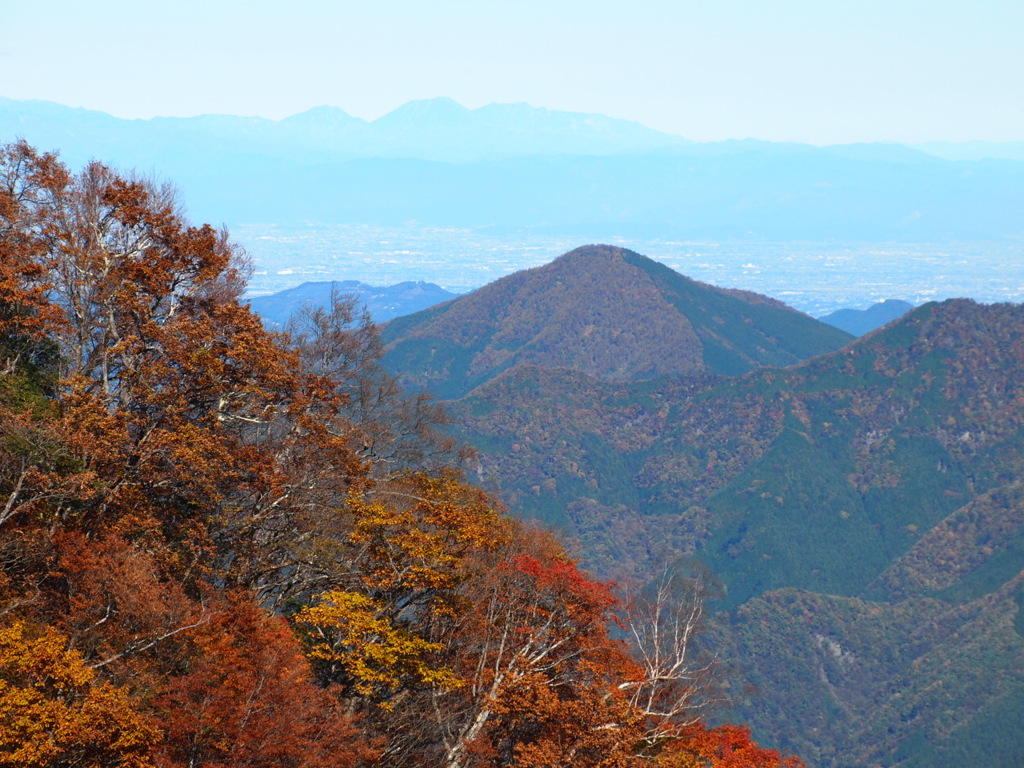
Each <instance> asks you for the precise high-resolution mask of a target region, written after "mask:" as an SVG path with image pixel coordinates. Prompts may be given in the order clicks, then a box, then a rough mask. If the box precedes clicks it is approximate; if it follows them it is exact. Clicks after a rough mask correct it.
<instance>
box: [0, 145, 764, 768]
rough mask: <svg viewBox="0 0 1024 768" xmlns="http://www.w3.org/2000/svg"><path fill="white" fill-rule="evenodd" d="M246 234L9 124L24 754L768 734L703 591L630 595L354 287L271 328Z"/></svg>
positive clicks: (2, 207)
mask: <svg viewBox="0 0 1024 768" xmlns="http://www.w3.org/2000/svg"><path fill="white" fill-rule="evenodd" d="M240 256H241V254H240V253H239V252H238V250H237V249H236V248H235V247H234V246H232V244H231V243H230V241H229V239H228V238H227V236H226V234H225V233H223V232H218V231H216V230H214V229H212V228H210V227H208V226H202V227H193V226H191V225H189V224H188V223H187V222H186V221H185V220H184V218H183V217H182V216H181V215H180V212H179V211H178V209H177V207H176V203H175V200H174V195H173V193H172V192H171V191H170V190H169V189H167V188H163V187H157V186H155V185H153V184H151V183H149V182H146V181H145V180H140V179H136V178H131V177H125V176H122V175H119V174H117V173H115V172H113V171H111V170H110V169H108V168H106V167H104V166H102V165H100V164H96V163H94V164H90V165H89V166H87V167H86V168H85V169H84V170H83V171H82V172H81V173H80V174H77V175H76V174H71V173H68V172H67V170H66V169H64V168H63V166H61V164H60V163H59V162H58V161H57V160H56V158H54V157H52V156H48V155H39V154H38V153H36V152H35V151H34V150H32V149H31V148H30V147H28V146H27V145H24V144H15V145H11V146H8V147H5V148H3V149H2V150H0V651H2V653H0V762H2V761H6V762H7V764H12V765H14V764H17V765H47V766H63V765H68V766H70V765H93V766H107V765H109V766H140V767H141V766H149V765H153V766H159V767H160V768H176V767H177V766H190V768H191V767H194V766H209V767H210V768H215V767H216V768H227V767H228V766H233V767H238V768H241V767H242V766H266V765H274V766H286V767H289V766H290V767H293V768H300V767H303V766H308V767H309V768H315V767H317V766H341V767H342V768H347V767H348V766H351V767H352V768H356V767H357V766H370V765H376V766H381V767H382V768H383V767H384V766H394V767H396V768H397V766H413V765H415V766H421V765H422V766H444V767H445V768H470V766H474V767H475V766H493V767H494V768H499V767H501V768H506V767H507V768H513V766H515V767H522V768H525V767H526V766H537V767H538V768H539V767H540V766H562V765H575V766H595V767H597V766H601V767H607V768H612V767H619V766H621V767H622V768H625V767H626V766H642V765H654V764H658V763H661V764H664V765H684V764H705V765H722V766H726V765H730V766H732V765H739V764H745V763H737V762H735V761H736V760H741V759H743V760H745V759H747V758H746V757H737V755H753V756H755V757H756V759H757V760H761V759H762V757H763V756H762V755H761V753H758V752H756V749H755V748H756V745H751V744H750V743H749V737H748V736H744V732H742V731H739V732H733V731H724V730H721V729H717V730H714V731H708V730H707V729H703V726H701V724H700V723H699V721H698V720H697V718H696V716H695V709H694V707H695V702H696V701H697V700H698V698H699V697H698V695H697V694H698V691H699V685H698V680H697V678H696V677H694V675H693V673H694V671H695V670H696V669H697V668H696V667H695V666H694V665H693V664H692V663H691V660H692V655H690V650H691V648H692V646H691V645H690V642H691V637H692V634H693V632H694V631H695V630H696V627H697V625H698V624H699V619H700V616H699V612H696V611H697V610H698V609H699V605H698V604H693V605H690V604H684V605H682V606H681V608H680V606H679V605H670V602H671V600H672V599H674V598H673V596H672V595H671V594H668V593H666V595H664V596H662V597H659V598H658V599H656V600H655V601H654V603H653V604H652V605H653V606H654V607H655V608H656V611H655V614H654V624H653V625H652V626H654V627H655V628H657V629H656V636H649V635H647V634H645V632H646V631H647V630H645V629H642V627H644V626H646V625H645V624H643V623H642V621H640V622H639V623H638V621H639V620H638V621H633V623H632V624H631V623H630V621H631V620H633V619H636V618H637V617H638V616H639V615H640V614H637V613H636V612H634V613H633V614H629V615H627V618H626V620H625V621H623V620H622V618H621V617H620V609H619V606H618V601H617V598H616V596H615V593H614V590H613V586H612V585H610V584H605V583H601V582H598V581H595V580H593V579H592V578H590V577H589V576H588V575H587V574H585V573H583V572H581V571H580V570H579V569H578V567H577V565H576V563H575V562H574V561H573V560H572V559H571V558H570V557H568V556H567V555H566V553H565V551H564V550H563V549H562V548H561V547H560V546H559V545H558V544H557V543H556V542H555V541H554V540H553V539H552V538H551V537H550V536H549V535H547V534H545V533H543V532H540V531H538V530H535V529H532V528H530V527H528V526H525V525H523V524H520V523H516V522H514V521H511V520H509V519H507V518H506V517H504V515H503V514H502V512H501V510H500V508H499V507H498V506H497V505H496V504H495V503H494V502H493V501H492V500H491V499H489V498H488V497H487V496H486V495H485V494H483V493H482V492H480V491H479V490H477V489H474V488H472V487H470V486H469V485H468V484H467V483H466V482H465V481H464V479H463V478H462V477H461V476H460V475H459V473H458V471H457V468H456V467H455V466H452V465H457V464H458V461H459V452H458V450H457V448H456V447H455V446H454V445H453V444H452V443H451V442H450V441H448V440H447V439H446V438H445V437H444V435H443V419H442V417H441V414H440V413H439V412H438V411H437V410H436V409H435V408H434V407H433V406H432V405H431V404H430V403H429V401H427V400H424V399H422V398H408V397H406V396H405V395H403V394H402V393H401V392H400V391H399V390H398V389H397V388H396V387H395V386H394V383H393V381H392V380H391V379H390V378H389V377H388V376H387V375H386V374H385V373H384V372H383V371H382V370H381V369H380V367H379V364H378V359H379V355H380V349H379V340H378V337H377V336H376V332H375V329H374V328H373V326H372V324H370V323H368V322H365V321H363V322H360V321H358V320H356V318H355V315H354V313H353V306H352V305H351V304H350V303H348V302H346V301H345V300H343V299H341V298H340V297H335V298H334V300H333V301H332V305H331V307H329V308H327V309H326V310H324V311H319V312H318V311H315V310H314V311H311V312H309V313H307V314H305V315H304V316H303V317H301V318H300V319H299V321H298V324H297V325H295V326H293V335H292V336H291V337H282V336H276V335H273V334H269V333H267V332H266V331H265V330H264V329H263V327H262V325H261V323H260V322H259V320H258V319H257V318H256V317H254V316H253V315H252V314H251V313H250V312H249V311H248V309H247V308H246V307H245V306H244V305H242V304H241V303H240V296H241V291H242V288H243V285H244V282H243V276H244V263H243V262H242V260H241V259H240ZM631 617H632V618H631ZM615 622H619V623H620V626H621V628H622V629H629V628H630V627H632V631H633V634H634V639H635V640H636V648H637V649H638V651H639V655H638V656H634V655H631V653H630V651H629V648H628V647H627V645H626V644H625V643H624V642H622V641H621V640H618V639H615V637H613V635H612V633H611V632H610V631H609V627H610V626H612V625H614V624H615ZM666 632H667V634H665V633H666ZM663 640H664V642H663ZM744 739H746V741H744ZM686 760H692V761H696V763H685V762H680V761H686ZM727 760H733V762H731V763H729V762H723V761H727ZM666 761H667V762H666ZM672 761H675V762H672ZM716 761H717V762H716ZM752 764H757V765H761V764H763V765H772V763H770V762H762V763H752Z"/></svg>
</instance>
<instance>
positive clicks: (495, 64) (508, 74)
mask: <svg viewBox="0 0 1024 768" xmlns="http://www.w3.org/2000/svg"><path fill="white" fill-rule="evenodd" d="M1022 40H1024V0H971V1H970V2H968V0H957V1H956V2H951V1H950V0H929V1H928V2H919V1H918V0H857V1H856V2H855V1H854V0H586V1H585V2H584V1H583V0H544V1H538V0H517V2H508V0H501V2H498V1H497V0H430V2H413V1H412V0H368V1H367V0H363V1H362V2H350V1H349V0H291V2H289V3H287V4H286V3H284V2H281V1H280V0H277V1H276V2H265V1H264V0H175V2H173V3H171V2H152V0H91V1H90V2H82V0H34V2H25V0H0V96H4V97H7V98H12V99H42V100H47V101H55V102H59V103H62V104H66V105H69V106H75V107H85V108H88V109H95V110H100V111H104V112H109V113H111V114H114V115H117V116H118V117H125V118H149V117H154V116H158V115H160V116H183V117H184V116H191V115H197V114H208V113H220V114H237V115H257V116H261V117H268V118H274V119H279V118H282V117H286V116H288V115H291V114H295V113H298V112H302V111H304V110H306V109H309V108H311V107H314V106H319V105H324V104H328V105H331V106H336V107H341V108H342V109H344V110H345V111H347V112H349V113H350V114H353V115H356V116H358V117H362V118H365V119H375V118H377V117H379V116H381V115H383V114H385V113H387V112H389V111H391V110H392V109H395V108H397V107H398V106H400V105H402V104H404V103H406V102H408V101H410V100H413V99H423V98H433V97H438V96H448V97H451V98H453V99H455V100H456V101H458V102H460V103H461V104H463V105H465V106H467V107H470V108H475V107H480V106H483V105H485V104H488V103H491V102H527V103H529V104H531V105H533V106H535V107H547V108H549V109H561V110H569V111H577V112H592V113H599V114H605V115H609V116H612V117H618V118H625V119H630V120H636V121H638V122H641V123H644V124H645V125H648V126H650V127H652V128H656V129H658V130H662V131H666V132H669V133H674V134H678V135H681V136H686V137H687V138H690V139H694V140H697V141H712V140H721V139H728V138H747V137H753V138H758V139H765V140H771V141H799V142H807V143H812V144H833V143H846V142H854V141H899V142H909V143H916V142H924V141H970V140H986V141H1024V42H1022Z"/></svg>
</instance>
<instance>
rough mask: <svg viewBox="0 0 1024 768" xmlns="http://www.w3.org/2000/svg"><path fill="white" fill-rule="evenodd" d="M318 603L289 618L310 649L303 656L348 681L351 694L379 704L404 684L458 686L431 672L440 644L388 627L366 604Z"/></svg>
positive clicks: (355, 598) (356, 598)
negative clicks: (368, 697) (335, 670)
mask: <svg viewBox="0 0 1024 768" xmlns="http://www.w3.org/2000/svg"><path fill="white" fill-rule="evenodd" d="M318 600H319V604H318V605H315V606H307V607H306V608H303V609H302V610H301V611H300V612H299V613H298V614H297V615H296V616H295V618H294V621H295V623H296V624H297V625H298V626H299V628H300V629H301V630H302V631H303V632H304V633H305V636H306V641H307V643H308V644H309V646H310V650H309V652H308V656H309V657H310V658H311V659H316V660H318V661H319V662H321V663H324V664H326V665H328V666H331V667H340V668H341V669H343V670H344V673H345V675H344V676H347V677H348V678H349V680H348V681H345V682H350V684H351V687H352V688H353V689H354V690H355V692H357V693H359V694H362V695H374V696H376V697H378V698H381V699H383V698H384V697H386V696H387V695H388V694H390V693H393V692H394V691H397V690H398V689H399V688H400V687H403V686H406V685H409V684H413V685H418V686H425V687H428V688H447V689H451V688H456V687H458V686H459V684H460V681H459V680H458V678H456V677H455V675H454V674H453V673H452V672H451V670H449V669H446V668H443V667H438V668H435V667H433V666H431V663H430V659H429V657H430V655H431V654H434V653H436V652H437V651H439V650H441V647H442V646H441V644H440V643H431V642H428V641H426V640H424V639H423V638H421V637H418V636H417V635H415V634H413V633H412V632H409V631H408V630H405V629H401V628H398V627H395V626H393V625H392V624H391V622H390V621H389V620H388V619H387V618H386V617H384V616H383V611H382V608H381V606H380V605H379V604H378V603H377V602H375V601H374V600H372V599H371V598H369V597H367V596H366V595H363V594H360V593H357V592H343V591H333V592H326V593H324V594H322V595H319V596H318ZM384 706H385V707H386V704H385V705H384Z"/></svg>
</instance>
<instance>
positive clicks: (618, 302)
mask: <svg viewBox="0 0 1024 768" xmlns="http://www.w3.org/2000/svg"><path fill="white" fill-rule="evenodd" d="M850 338H851V337H850V336H849V335H848V334H846V333H844V332H842V331H839V330H837V329H834V328H831V327H830V326H827V325H825V324H823V323H819V322H818V321H816V320H814V319H812V318H810V317H808V316H806V315H803V314H801V313H799V312H797V311H795V310H792V309H789V308H788V307H786V306H785V305H782V304H780V303H778V302H772V301H771V300H769V299H766V298H765V297H761V296H757V295H756V294H748V293H744V292H730V291H723V290H720V289H718V288H715V287H713V286H709V285H704V284H701V283H698V282H696V281H694V280H690V279H689V278H686V277H683V276H682V275H679V274H678V273H676V272H674V271H672V270H671V269H669V268H667V267H665V266H663V265H661V264H658V263H657V262H655V261H652V260H651V259H648V258H646V257H644V256H641V255H640V254H637V253H634V252H632V251H628V250H626V249H624V248H616V247H613V246H607V245H591V246H584V247H582V248H577V249H576V250H574V251H571V252H569V253H567V254H565V255H563V256H561V257H559V258H558V259H556V260H555V261H553V262H552V263H550V264H547V265H545V266H543V267H538V268H536V269H531V270H525V271H522V272H517V273H515V274H513V275H510V276H508V277H505V278H503V279H501V280H497V281H495V282H494V283H491V284H489V285H487V286H484V287H483V288H481V289H479V290H477V291H474V292H473V293H470V294H467V295H466V296H462V297H459V298H458V299H456V300H454V301H452V302H450V303H448V304H444V305H442V306H439V307H434V308H432V309H428V310H425V311H423V312H419V313H416V314H413V315H409V316H407V317H403V318H400V319H399V320H396V321H394V322H392V323H390V324H389V325H388V326H387V328H386V329H385V332H384V340H385V342H386V343H387V345H388V352H387V355H386V357H385V360H384V362H385V364H386V365H387V366H388V367H389V368H391V369H392V370H394V371H396V372H397V373H399V378H400V380H401V381H402V383H403V384H405V385H406V386H411V387H416V388H423V389H430V390H431V391H433V392H434V393H435V394H437V395H438V396H440V397H443V398H457V397H461V396H463V395H465V394H467V393H468V392H470V391H471V390H472V389H473V388H474V387H477V386H479V385H481V384H484V383H486V382H488V381H491V380H492V379H494V377H495V376H497V375H499V374H501V373H502V372H503V371H507V370H510V369H512V368H514V367H516V366H519V365H535V366H541V367H544V368H570V369H572V370H576V371H580V372H583V373H587V374H590V375H592V376H595V377H597V378H600V379H602V380H605V381H634V380H641V379H651V378H657V377H661V376H671V375H684V376H696V375H704V374H719V375H738V374H742V373H746V372H747V371H750V370H752V369H754V368H756V367H757V366H759V365H788V364H791V363H795V362H797V361H799V360H803V359H805V358H807V357H810V356H812V355H816V354H821V353H823V352H827V351H831V350H834V349H838V348H839V347H841V346H842V345H843V344H845V343H846V342H847V341H849V340H850Z"/></svg>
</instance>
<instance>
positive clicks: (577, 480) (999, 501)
mask: <svg viewBox="0 0 1024 768" xmlns="http://www.w3.org/2000/svg"><path fill="white" fill-rule="evenodd" d="M627 258H629V257H627ZM651 269H653V270H655V271H659V270H657V269H656V268H654V267H651ZM580 271H581V270H579V269H575V270H567V271H566V272H565V273H555V272H552V271H548V272H545V273H541V274H542V275H544V276H546V277H547V279H549V280H553V279H554V278H555V277H557V275H558V274H562V277H563V278H564V277H565V276H566V275H570V274H573V273H579V272H580ZM722 293H724V292H722V291H716V292H715V295H722ZM513 295H514V294H512V293H508V294H505V293H502V294H498V293H495V294H493V295H492V296H491V300H490V301H489V302H488V307H489V310H490V311H491V313H492V314H494V315H501V313H502V311H503V310H502V308H501V306H499V302H498V300H497V299H498V298H499V297H504V298H508V297H509V296H513ZM746 306H747V308H748V309H750V308H754V307H756V306H757V305H756V304H747V305H746ZM430 312H431V313H433V315H432V316H433V317H434V318H435V319H436V317H438V316H439V315H442V314H443V308H440V309H439V308H435V309H434V310H431V311H430ZM625 312H626V310H623V313H625ZM620 320H621V321H622V322H623V324H626V325H628V320H623V319H622V318H621V317H620ZM403 321H408V318H404V319H401V320H399V321H397V322H398V323H399V324H401V323H402V322H403ZM752 322H753V321H752ZM399 330H400V329H399ZM463 332H465V333H468V331H467V330H466V329H463ZM1022 339H1024V306H1022V305H1019V304H990V305H983V304H978V303H977V302H973V301H970V300H967V299H954V300H947V301H944V302H939V303H936V302H932V303H928V304H925V305H922V306H920V307H916V308H914V309H912V310H911V311H910V312H908V313H907V314H906V315H904V316H902V317H901V318H898V319H896V320H895V321H893V322H891V323H889V324H888V325H886V326H885V327H883V328H879V329H876V330H874V331H871V332H870V333H868V334H866V335H865V336H863V337H861V338H859V339H856V340H853V341H851V342H850V343H849V344H848V345H846V346H844V347H843V348H841V349H837V350H835V351H831V352H826V353H824V354H821V355H818V356H815V357H811V358H809V359H807V360H804V361H802V362H797V363H795V364H793V365H790V366H788V367H771V366H768V367H759V368H756V369H754V370H752V371H750V372H747V373H745V374H742V375H739V376H725V375H722V374H721V373H717V374H716V373H714V372H711V371H706V370H705V371H701V372H699V373H698V374H697V375H680V374H678V373H677V374H675V375H666V376H662V377H660V378H654V379H649V380H641V381H635V380H620V381H612V380H608V379H607V378H604V379H602V378H596V377H595V376H594V375H593V373H591V372H586V371H580V370H573V369H572V368H571V367H566V366H564V365H563V366H561V367H546V366H544V365H538V364H536V363H525V362H524V363H521V364H519V365H516V366H514V367H509V368H507V369H505V370H503V371H500V372H498V373H497V375H494V376H492V377H490V378H489V379H487V380H485V381H483V382H481V383H479V384H477V385H476V386H475V387H474V388H472V389H471V390H470V391H468V392H465V393H459V394H458V397H457V399H452V400H449V401H447V403H446V407H447V408H448V409H449V411H450V413H451V414H452V416H453V418H454V422H455V424H456V425H457V428H458V431H459V435H460V436H461V437H463V438H465V439H467V440H468V441H469V442H470V444H471V445H473V446H474V447H475V448H476V449H477V461H478V464H477V467H476V471H477V474H478V477H479V479H480V481H481V482H483V483H484V484H487V485H490V486H493V487H495V488H497V489H499V490H500V492H501V493H502V495H503V497H504V499H505V501H506V503H507V504H508V505H509V507H510V508H511V509H512V510H513V511H514V512H515V513H516V514H517V515H520V516H523V517H528V518H530V517H533V518H538V519H540V520H542V521H544V522H545V523H547V524H550V525H554V526H556V527H558V528H560V529H561V530H562V531H563V532H564V534H565V536H566V537H567V539H569V540H574V541H577V542H579V545H578V546H579V550H578V554H579V556H581V557H582V558H583V560H584V563H585V564H586V565H588V567H591V568H593V569H595V570H596V572H598V573H599V574H601V575H603V576H604V577H610V578H614V579H617V580H620V581H625V582H629V581H631V580H634V579H643V578H644V574H648V575H649V574H650V573H652V572H657V570H658V568H659V567H663V564H664V563H665V562H671V561H673V560H674V559H676V558H680V557H683V558H693V557H696V558H699V559H700V560H701V561H702V562H703V563H705V564H706V565H707V566H709V567H710V568H711V569H712V570H713V571H714V572H715V573H716V574H717V575H718V576H719V578H720V579H721V580H722V582H723V583H724V587H725V589H726V596H725V598H724V600H723V602H722V604H721V605H720V609H721V613H720V617H721V619H722V621H721V624H720V626H719V629H718V630H716V633H715V634H714V635H713V636H712V637H710V638H709V639H708V642H710V643H713V644H714V645H715V647H716V648H717V649H718V651H719V652H720V653H721V654H723V656H727V657H729V658H731V659H733V660H734V662H735V664H736V668H737V670H738V675H737V679H738V680H742V681H746V682H747V683H749V685H750V687H749V688H744V689H740V688H739V687H736V688H734V690H733V691H732V696H733V697H734V698H733V700H734V706H735V711H734V712H732V713H731V716H736V717H741V718H742V719H743V720H744V721H745V722H751V723H752V724H753V725H754V728H755V734H765V735H766V734H777V735H778V738H777V740H776V741H775V742H774V744H773V746H777V747H779V748H781V749H783V750H786V751H790V752H795V753H797V754H800V755H801V756H802V757H803V758H804V759H805V760H806V761H807V763H808V765H809V766H812V768H851V767H852V766H856V767H857V768H868V767H869V766H875V765H879V764H884V765H893V766H896V765H898V766H901V768H925V766H929V765H937V764H950V761H951V760H952V761H954V762H955V763H956V764H961V765H965V766H977V767H978V768H981V766H982V765H984V766H986V767H987V766H1001V767H1002V766H1005V767H1006V768H1009V767H1010V766H1015V765H1017V764H1019V756H1020V755H1021V754H1024V739H1022V738H1021V736H1020V734H1019V732H1015V731H1014V729H1012V728H1011V729H1010V730H1009V731H1007V729H1006V724H1007V723H1008V722H1012V721H1013V720H1014V718H1015V717H1016V718H1018V719H1019V717H1020V716H1021V713H1024V619H1022V618H1021V613H1022V607H1024V492H1022V491H1021V486H1020V483H1019V480H1018V478H1019V477H1020V476H1021V474H1024V382H1022V381H1021V380H1020V376H1019V371H1020V365H1021V361H1022V360H1024V341H1022ZM755 690H756V691H759V693H757V694H756V695H755V694H754V693H753V691H755ZM1001 713H1002V714H1001ZM766 740H768V741H771V737H766ZM979 744H987V745H989V746H988V748H987V749H985V750H983V751H981V752H979V751H978V745H979ZM982 756H983V757H982ZM979 758H981V761H980V762H979Z"/></svg>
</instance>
